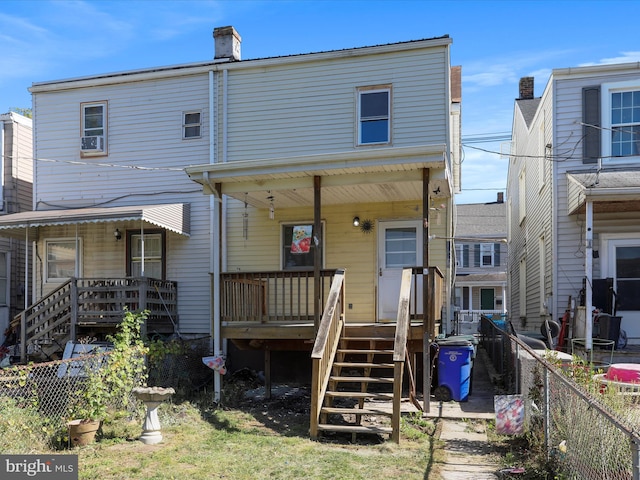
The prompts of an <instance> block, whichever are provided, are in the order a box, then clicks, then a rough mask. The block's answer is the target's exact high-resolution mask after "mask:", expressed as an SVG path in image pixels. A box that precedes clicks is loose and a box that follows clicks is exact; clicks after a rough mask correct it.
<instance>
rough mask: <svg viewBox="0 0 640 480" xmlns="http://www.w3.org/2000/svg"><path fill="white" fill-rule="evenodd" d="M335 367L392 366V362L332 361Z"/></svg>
mask: <svg viewBox="0 0 640 480" xmlns="http://www.w3.org/2000/svg"><path fill="white" fill-rule="evenodd" d="M333 365H334V366H335V367H343V368H393V367H394V366H395V365H394V364H393V363H368V362H333Z"/></svg>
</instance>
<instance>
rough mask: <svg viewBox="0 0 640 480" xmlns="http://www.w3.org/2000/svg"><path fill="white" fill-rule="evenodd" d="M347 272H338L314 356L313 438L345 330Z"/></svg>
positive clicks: (319, 328) (324, 313)
mask: <svg viewBox="0 0 640 480" xmlns="http://www.w3.org/2000/svg"><path fill="white" fill-rule="evenodd" d="M344 277H345V273H344V269H338V270H336V273H335V276H334V277H333V281H332V282H331V289H330V291H329V296H328V297H327V301H326V303H325V308H324V311H323V313H322V318H321V319H320V325H319V327H318V333H317V334H316V340H315V342H314V345H313V351H312V352H311V363H312V367H313V368H312V371H313V373H312V382H311V426H310V436H311V438H312V439H314V440H315V439H316V438H318V425H319V423H320V409H321V408H322V402H323V400H324V395H325V393H326V391H327V386H328V384H329V377H330V376H331V368H332V365H333V361H334V359H335V356H336V352H337V350H338V344H339V342H340V335H341V332H342V331H343V329H344V322H345V308H344V307H345V305H344Z"/></svg>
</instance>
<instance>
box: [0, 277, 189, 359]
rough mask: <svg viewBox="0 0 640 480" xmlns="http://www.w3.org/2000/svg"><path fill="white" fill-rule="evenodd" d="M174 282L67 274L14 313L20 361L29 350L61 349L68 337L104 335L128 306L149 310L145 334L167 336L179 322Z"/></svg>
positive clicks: (48, 351)
mask: <svg viewBox="0 0 640 480" xmlns="http://www.w3.org/2000/svg"><path fill="white" fill-rule="evenodd" d="M177 289H178V285H177V282H174V281H169V280H159V279H154V278H148V277H124V278H73V277H72V278H70V279H69V280H67V281H66V282H64V283H62V284H61V285H60V286H59V287H58V288H56V289H55V290H53V291H52V292H50V293H49V294H48V295H46V296H45V297H43V298H41V299H40V300H39V301H38V302H36V303H34V304H33V305H30V306H29V307H28V308H27V309H25V310H24V311H22V312H21V313H20V314H18V315H16V316H15V317H14V318H13V320H12V321H11V329H12V330H14V331H15V332H19V335H18V338H19V350H20V363H26V362H27V360H28V357H29V355H28V353H29V352H30V351H31V352H38V353H40V354H41V355H42V356H43V357H44V359H49V358H50V357H51V355H54V354H56V353H58V352H61V351H62V350H64V346H65V344H66V342H67V341H68V340H73V341H76V340H78V338H80V337H83V336H89V337H96V338H98V339H104V338H103V337H104V335H105V334H108V333H112V332H113V331H114V329H115V326H116V325H118V324H119V323H120V321H121V320H122V317H123V315H124V313H125V311H126V310H128V311H136V310H148V311H149V317H148V319H147V322H146V323H145V324H144V326H143V328H144V329H145V332H144V333H145V334H147V335H151V334H161V335H169V334H171V333H174V332H175V329H176V326H177V323H178V316H177V313H178V302H177V300H178V290H177Z"/></svg>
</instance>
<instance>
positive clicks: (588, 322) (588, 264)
mask: <svg viewBox="0 0 640 480" xmlns="http://www.w3.org/2000/svg"><path fill="white" fill-rule="evenodd" d="M584 238H585V242H586V245H585V259H584V276H585V278H586V283H585V288H584V290H585V292H584V293H585V296H584V306H585V337H587V338H586V340H585V349H586V350H587V351H588V352H590V351H591V349H592V347H593V321H592V319H591V309H592V301H593V299H592V291H591V285H593V202H592V201H591V200H587V203H586V205H585V236H584Z"/></svg>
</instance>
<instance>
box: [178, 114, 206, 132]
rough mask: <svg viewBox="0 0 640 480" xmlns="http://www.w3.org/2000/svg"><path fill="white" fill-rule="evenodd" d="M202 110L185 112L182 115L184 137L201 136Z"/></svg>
mask: <svg viewBox="0 0 640 480" xmlns="http://www.w3.org/2000/svg"><path fill="white" fill-rule="evenodd" d="M201 115H202V114H201V112H197V111H196V112H184V113H183V115H182V138H184V139H187V138H200V137H201V130H200V129H201V124H200V117H201Z"/></svg>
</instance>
